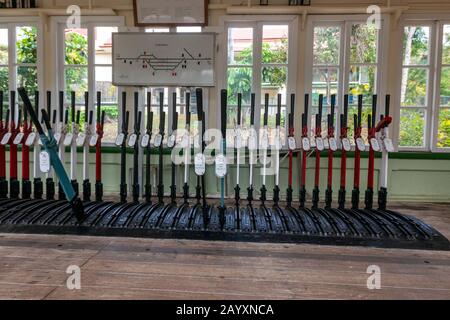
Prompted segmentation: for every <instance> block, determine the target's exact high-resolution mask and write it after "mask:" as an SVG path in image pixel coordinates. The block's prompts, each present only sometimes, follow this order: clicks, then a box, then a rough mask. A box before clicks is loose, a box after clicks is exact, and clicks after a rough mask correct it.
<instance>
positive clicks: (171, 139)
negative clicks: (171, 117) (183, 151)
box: [167, 134, 176, 148]
mask: <svg viewBox="0 0 450 320" xmlns="http://www.w3.org/2000/svg"><path fill="white" fill-rule="evenodd" d="M175 139H176V137H175V135H173V134H171V135H170V136H169V139H167V147H169V148H173V146H174V145H175Z"/></svg>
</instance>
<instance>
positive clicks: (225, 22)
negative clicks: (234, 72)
mask: <svg viewBox="0 0 450 320" xmlns="http://www.w3.org/2000/svg"><path fill="white" fill-rule="evenodd" d="M298 20H299V18H298V16H295V15H271V16H267V15H233V16H223V17H221V18H220V22H219V26H220V27H221V28H223V32H221V33H220V34H219V36H218V38H219V39H218V43H219V53H218V55H217V60H218V68H217V72H218V74H221V76H219V77H217V88H216V127H217V128H220V123H221V119H220V91H221V89H222V88H227V82H228V81H227V71H228V70H227V69H228V67H229V66H228V28H253V53H252V54H253V61H252V66H251V67H252V89H251V92H252V93H255V101H256V106H255V124H254V127H255V130H256V131H257V132H258V131H259V129H260V127H261V124H260V119H261V115H262V108H261V100H262V96H261V85H262V83H261V72H262V67H263V65H267V64H265V63H263V62H262V57H261V52H262V51H261V50H262V40H263V38H262V34H263V26H264V25H287V26H288V61H287V63H286V66H287V70H288V72H287V79H286V119H287V115H288V114H289V110H290V106H289V96H290V94H291V93H294V94H296V95H297V80H298V76H297V70H298V69H297V63H298V55H299V52H298V30H299V22H298ZM289 70H291V72H289ZM296 104H297V105H298V104H299V102H298V101H297V103H296ZM258 106H259V107H258ZM287 126H288V121H287V120H286V121H285V129H286V130H287ZM286 147H287V146H286V141H284V142H283V148H286Z"/></svg>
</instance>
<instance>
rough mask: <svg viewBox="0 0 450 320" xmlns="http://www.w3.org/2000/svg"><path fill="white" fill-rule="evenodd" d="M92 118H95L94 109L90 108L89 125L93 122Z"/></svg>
mask: <svg viewBox="0 0 450 320" xmlns="http://www.w3.org/2000/svg"><path fill="white" fill-rule="evenodd" d="M92 118H94V111H92V110H89V125H91V124H92Z"/></svg>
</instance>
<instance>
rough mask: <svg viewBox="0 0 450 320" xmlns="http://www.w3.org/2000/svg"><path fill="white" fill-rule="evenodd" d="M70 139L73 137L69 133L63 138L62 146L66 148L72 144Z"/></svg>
mask: <svg viewBox="0 0 450 320" xmlns="http://www.w3.org/2000/svg"><path fill="white" fill-rule="evenodd" d="M72 138H73V135H72V134H71V133H68V134H66V136H65V138H64V142H63V144H64V145H65V146H66V147H67V146H70V145H71V144H72Z"/></svg>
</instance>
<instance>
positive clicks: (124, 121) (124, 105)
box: [97, 91, 128, 133]
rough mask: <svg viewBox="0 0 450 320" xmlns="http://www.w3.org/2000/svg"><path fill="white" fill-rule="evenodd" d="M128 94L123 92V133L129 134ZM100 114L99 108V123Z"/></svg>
mask: <svg viewBox="0 0 450 320" xmlns="http://www.w3.org/2000/svg"><path fill="white" fill-rule="evenodd" d="M126 109H127V93H126V92H125V91H123V92H122V132H124V133H125V132H127V131H128V130H127V128H128V119H126V117H127V115H126V114H127V112H126ZM99 115H100V113H99V112H98V108H97V121H98V119H99V117H98V116H99Z"/></svg>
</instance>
